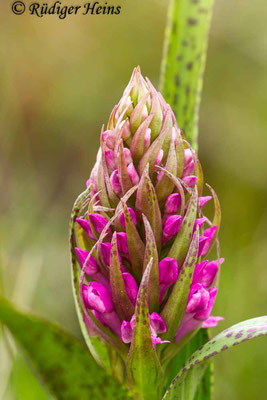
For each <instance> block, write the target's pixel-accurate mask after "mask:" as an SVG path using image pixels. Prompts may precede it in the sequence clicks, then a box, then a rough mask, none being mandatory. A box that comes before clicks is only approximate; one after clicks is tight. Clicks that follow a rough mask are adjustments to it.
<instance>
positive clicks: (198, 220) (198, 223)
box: [194, 217, 207, 229]
mask: <svg viewBox="0 0 267 400" xmlns="http://www.w3.org/2000/svg"><path fill="white" fill-rule="evenodd" d="M206 221H207V218H206V217H202V218H196V220H195V223H194V229H196V227H197V226H199V228H201V227H202V226H203V224H204V223H205V222H206Z"/></svg>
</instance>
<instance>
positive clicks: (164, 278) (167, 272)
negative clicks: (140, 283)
mask: <svg viewBox="0 0 267 400" xmlns="http://www.w3.org/2000/svg"><path fill="white" fill-rule="evenodd" d="M177 278H178V264H177V261H176V260H175V259H174V258H170V257H166V258H163V259H162V260H161V261H160V262H159V283H160V284H161V283H165V284H169V285H170V284H172V283H175V282H176V281H177Z"/></svg>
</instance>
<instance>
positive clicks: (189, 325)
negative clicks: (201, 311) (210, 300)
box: [175, 313, 201, 343]
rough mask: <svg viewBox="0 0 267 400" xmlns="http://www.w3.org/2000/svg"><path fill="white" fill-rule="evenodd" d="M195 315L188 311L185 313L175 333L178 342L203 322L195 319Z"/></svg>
mask: <svg viewBox="0 0 267 400" xmlns="http://www.w3.org/2000/svg"><path fill="white" fill-rule="evenodd" d="M193 315H194V314H188V313H185V314H184V317H183V319H182V322H181V324H180V326H179V328H178V330H177V332H176V335H175V342H176V343H177V342H179V340H181V339H182V338H183V337H184V336H185V335H187V333H189V332H191V331H193V330H194V329H196V328H197V327H199V325H200V324H201V322H200V321H197V320H196V319H194V317H193Z"/></svg>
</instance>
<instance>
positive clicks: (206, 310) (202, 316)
mask: <svg viewBox="0 0 267 400" xmlns="http://www.w3.org/2000/svg"><path fill="white" fill-rule="evenodd" d="M208 294H209V300H208V304H207V305H206V307H203V308H202V310H198V311H197V313H196V314H195V315H194V318H195V319H198V320H201V321H205V320H206V319H207V318H209V316H210V314H211V311H212V308H213V305H214V302H215V298H216V294H217V288H216V286H213V287H211V288H210V289H209V290H208Z"/></svg>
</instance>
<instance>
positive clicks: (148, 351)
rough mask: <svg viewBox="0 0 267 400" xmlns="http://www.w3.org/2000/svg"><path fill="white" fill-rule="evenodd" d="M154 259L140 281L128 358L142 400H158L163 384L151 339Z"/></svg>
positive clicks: (132, 377) (133, 380)
mask: <svg viewBox="0 0 267 400" xmlns="http://www.w3.org/2000/svg"><path fill="white" fill-rule="evenodd" d="M152 265H153V260H152V259H151V260H150V262H149V264H148V265H147V267H146V270H145V273H144V275H143V279H142V281H141V284H140V287H139V291H138V296H137V301H136V308H135V324H134V337H133V340H132V344H131V348H130V351H129V355H128V358H127V375H128V379H129V381H130V383H131V384H132V385H133V387H134V388H135V390H136V391H137V393H138V394H139V395H140V396H141V398H142V400H157V399H158V398H159V392H158V390H157V388H158V387H159V386H160V383H161V373H162V371H161V366H160V363H159V360H158V357H157V354H156V351H155V350H154V347H153V343H152V340H151V333H150V323H149V315H148V313H149V309H148V283H149V276H150V272H151V269H152Z"/></svg>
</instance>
